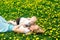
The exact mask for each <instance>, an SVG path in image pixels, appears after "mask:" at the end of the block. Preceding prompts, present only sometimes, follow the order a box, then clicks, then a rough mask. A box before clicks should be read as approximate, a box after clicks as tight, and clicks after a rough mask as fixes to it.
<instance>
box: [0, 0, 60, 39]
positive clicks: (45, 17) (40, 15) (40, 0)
mask: <svg viewBox="0 0 60 40" xmlns="http://www.w3.org/2000/svg"><path fill="white" fill-rule="evenodd" d="M0 16H3V17H4V18H5V19H6V20H13V19H16V18H18V17H32V16H36V17H37V22H36V23H37V25H39V26H41V27H42V28H43V29H44V30H46V32H45V33H44V34H35V33H33V34H32V35H28V36H26V35H25V34H17V33H14V32H6V33H0V40H60V0H0Z"/></svg>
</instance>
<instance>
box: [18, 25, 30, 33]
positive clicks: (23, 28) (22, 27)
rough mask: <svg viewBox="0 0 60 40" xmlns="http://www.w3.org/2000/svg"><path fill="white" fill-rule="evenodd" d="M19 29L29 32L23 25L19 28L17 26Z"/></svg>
mask: <svg viewBox="0 0 60 40" xmlns="http://www.w3.org/2000/svg"><path fill="white" fill-rule="evenodd" d="M19 29H22V30H24V32H23V33H27V32H29V31H30V30H29V29H28V28H27V27H24V26H20V28H19Z"/></svg>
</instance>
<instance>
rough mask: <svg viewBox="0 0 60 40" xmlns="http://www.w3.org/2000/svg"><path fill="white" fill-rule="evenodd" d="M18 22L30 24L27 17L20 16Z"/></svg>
mask: <svg viewBox="0 0 60 40" xmlns="http://www.w3.org/2000/svg"><path fill="white" fill-rule="evenodd" d="M20 23H24V24H25V25H30V24H29V23H30V20H29V19H28V18H23V17H22V18H21V19H20V22H19V24H20Z"/></svg>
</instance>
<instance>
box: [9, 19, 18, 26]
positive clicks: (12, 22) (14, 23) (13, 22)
mask: <svg viewBox="0 0 60 40" xmlns="http://www.w3.org/2000/svg"><path fill="white" fill-rule="evenodd" d="M8 23H11V24H13V25H17V24H16V21H14V20H10V21H8Z"/></svg>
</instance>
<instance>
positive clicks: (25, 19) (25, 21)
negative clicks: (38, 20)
mask: <svg viewBox="0 0 60 40" xmlns="http://www.w3.org/2000/svg"><path fill="white" fill-rule="evenodd" d="M21 23H24V24H25V25H30V24H29V23H30V20H29V19H27V18H23V17H22V18H21V19H20V22H19V24H21ZM20 29H23V30H24V33H27V32H29V31H30V30H29V29H28V28H27V27H24V26H20Z"/></svg>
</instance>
